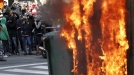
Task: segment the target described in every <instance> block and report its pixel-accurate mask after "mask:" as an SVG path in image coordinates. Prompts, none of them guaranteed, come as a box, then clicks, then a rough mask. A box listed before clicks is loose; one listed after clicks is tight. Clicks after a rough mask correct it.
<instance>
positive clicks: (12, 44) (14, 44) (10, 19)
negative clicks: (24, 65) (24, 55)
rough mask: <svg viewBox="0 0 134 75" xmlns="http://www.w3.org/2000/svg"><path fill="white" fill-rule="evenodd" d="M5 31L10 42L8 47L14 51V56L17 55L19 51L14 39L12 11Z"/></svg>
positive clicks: (14, 29) (14, 27)
mask: <svg viewBox="0 0 134 75" xmlns="http://www.w3.org/2000/svg"><path fill="white" fill-rule="evenodd" d="M7 29H8V33H9V36H10V42H9V43H10V46H11V47H13V48H12V49H14V50H15V54H16V55H19V51H18V47H17V38H16V34H17V26H16V18H15V16H14V14H13V12H12V11H11V12H10V16H9V18H8V19H7ZM12 51H13V50H12ZM13 53H14V51H13Z"/></svg>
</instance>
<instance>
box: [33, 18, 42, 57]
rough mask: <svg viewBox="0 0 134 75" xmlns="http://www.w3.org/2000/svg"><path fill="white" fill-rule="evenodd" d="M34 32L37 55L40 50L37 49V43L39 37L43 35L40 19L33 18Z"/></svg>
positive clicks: (39, 42) (39, 41)
mask: <svg viewBox="0 0 134 75" xmlns="http://www.w3.org/2000/svg"><path fill="white" fill-rule="evenodd" d="M34 23H35V27H36V28H35V30H34V31H35V34H36V50H37V52H36V54H37V55H39V54H40V50H39V45H40V44H41V37H42V36H43V33H44V30H43V25H42V22H41V20H40V19H39V18H38V19H36V18H35V22H34Z"/></svg>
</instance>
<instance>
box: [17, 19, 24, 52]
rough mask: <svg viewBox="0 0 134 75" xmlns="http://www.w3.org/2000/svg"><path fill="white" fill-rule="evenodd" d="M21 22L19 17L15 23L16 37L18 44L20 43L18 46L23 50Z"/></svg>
mask: <svg viewBox="0 0 134 75" xmlns="http://www.w3.org/2000/svg"><path fill="white" fill-rule="evenodd" d="M21 22H22V18H21V17H20V18H19V19H18V20H17V21H16V25H17V38H18V44H19V43H20V47H21V50H22V51H23V45H22V44H23V43H22V36H21Z"/></svg>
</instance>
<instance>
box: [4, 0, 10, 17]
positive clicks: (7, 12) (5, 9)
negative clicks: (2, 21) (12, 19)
mask: <svg viewBox="0 0 134 75" xmlns="http://www.w3.org/2000/svg"><path fill="white" fill-rule="evenodd" d="M3 5H4V6H3V8H2V12H3V16H4V17H6V19H7V18H8V16H9V12H10V8H9V7H8V5H7V2H6V1H4V4H3Z"/></svg>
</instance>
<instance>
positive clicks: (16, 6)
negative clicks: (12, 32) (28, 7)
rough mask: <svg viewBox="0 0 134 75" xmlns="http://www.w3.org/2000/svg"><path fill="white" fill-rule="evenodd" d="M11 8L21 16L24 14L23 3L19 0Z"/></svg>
mask: <svg viewBox="0 0 134 75" xmlns="http://www.w3.org/2000/svg"><path fill="white" fill-rule="evenodd" d="M10 8H11V10H13V11H15V12H16V13H17V14H18V15H19V16H20V15H21V14H22V13H21V5H20V3H19V2H18V0H15V1H14V3H13V4H12V5H11V7H10Z"/></svg>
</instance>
